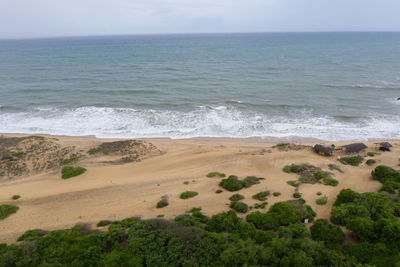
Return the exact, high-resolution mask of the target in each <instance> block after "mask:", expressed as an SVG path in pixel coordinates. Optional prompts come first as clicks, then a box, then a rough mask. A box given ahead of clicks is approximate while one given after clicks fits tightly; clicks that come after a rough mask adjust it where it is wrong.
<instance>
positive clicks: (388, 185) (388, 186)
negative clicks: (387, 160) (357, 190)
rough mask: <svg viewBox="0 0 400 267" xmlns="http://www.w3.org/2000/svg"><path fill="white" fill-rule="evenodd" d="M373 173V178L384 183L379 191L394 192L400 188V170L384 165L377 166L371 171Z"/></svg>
mask: <svg viewBox="0 0 400 267" xmlns="http://www.w3.org/2000/svg"><path fill="white" fill-rule="evenodd" d="M371 175H372V178H373V179H375V180H378V181H380V182H381V183H382V184H383V185H382V188H381V189H380V190H379V191H385V192H388V193H391V194H394V193H395V190H396V189H400V172H398V171H396V170H394V169H392V168H390V167H387V166H383V165H380V166H377V167H376V168H375V169H374V170H373V171H372V172H371Z"/></svg>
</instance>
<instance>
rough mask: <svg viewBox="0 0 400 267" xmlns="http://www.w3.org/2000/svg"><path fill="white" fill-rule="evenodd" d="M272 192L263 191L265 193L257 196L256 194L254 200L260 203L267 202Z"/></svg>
mask: <svg viewBox="0 0 400 267" xmlns="http://www.w3.org/2000/svg"><path fill="white" fill-rule="evenodd" d="M269 194H270V191H269V190H267V191H263V192H259V193H257V194H255V195H254V196H252V198H254V199H257V200H259V201H264V200H267V196H269Z"/></svg>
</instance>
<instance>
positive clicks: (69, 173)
mask: <svg viewBox="0 0 400 267" xmlns="http://www.w3.org/2000/svg"><path fill="white" fill-rule="evenodd" d="M85 171H86V169H85V168H82V167H79V166H77V167H74V166H65V167H63V168H62V170H61V178H62V179H68V178H71V177H74V176H78V175H81V174H82V173H84V172H85Z"/></svg>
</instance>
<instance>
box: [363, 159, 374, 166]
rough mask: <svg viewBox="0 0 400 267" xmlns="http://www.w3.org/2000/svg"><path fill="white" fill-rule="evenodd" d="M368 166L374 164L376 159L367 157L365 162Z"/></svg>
mask: <svg viewBox="0 0 400 267" xmlns="http://www.w3.org/2000/svg"><path fill="white" fill-rule="evenodd" d="M365 163H366V164H367V165H368V166H372V165H374V164H375V163H376V160H374V159H369V160H367V162H365Z"/></svg>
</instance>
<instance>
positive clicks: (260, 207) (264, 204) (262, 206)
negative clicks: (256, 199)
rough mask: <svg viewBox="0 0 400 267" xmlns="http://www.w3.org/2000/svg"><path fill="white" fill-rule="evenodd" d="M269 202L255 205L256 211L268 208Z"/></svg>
mask: <svg viewBox="0 0 400 267" xmlns="http://www.w3.org/2000/svg"><path fill="white" fill-rule="evenodd" d="M267 204H268V202H266V201H264V202H262V203H256V204H254V208H255V209H264V208H265V206H267Z"/></svg>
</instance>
